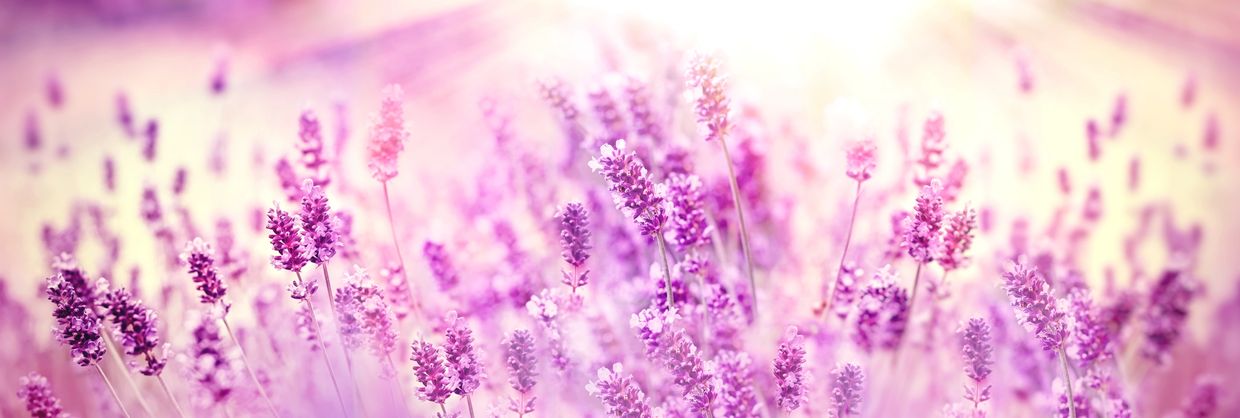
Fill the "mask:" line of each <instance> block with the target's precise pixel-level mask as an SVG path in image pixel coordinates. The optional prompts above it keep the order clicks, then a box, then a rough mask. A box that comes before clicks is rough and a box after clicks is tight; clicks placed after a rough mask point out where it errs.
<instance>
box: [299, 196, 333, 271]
mask: <svg viewBox="0 0 1240 418" xmlns="http://www.w3.org/2000/svg"><path fill="white" fill-rule="evenodd" d="M303 190H304V192H303V193H302V195H301V213H300V214H299V216H298V217H299V218H301V232H302V235H303V236H304V237H305V240H306V241H309V243H310V245H309V246H308V249H307V257H308V258H309V261H310V262H312V263H315V264H323V263H326V262H327V261H328V260H331V258H332V257H334V256H335V255H336V249H337V247H339V239H340V237H339V234H338V233H337V232H336V225H335V220H336V218H334V217H332V214H331V207H330V206H328V204H327V195H324V194H323V188H322V187H320V186H318V185H315V184H314V182H313V181H311V180H309V179H307V180H306V181H305V183H304V185H303Z"/></svg>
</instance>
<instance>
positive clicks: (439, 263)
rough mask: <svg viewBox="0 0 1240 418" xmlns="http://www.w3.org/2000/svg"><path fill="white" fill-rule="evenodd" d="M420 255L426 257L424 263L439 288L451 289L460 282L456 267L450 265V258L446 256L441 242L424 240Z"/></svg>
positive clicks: (446, 253)
mask: <svg viewBox="0 0 1240 418" xmlns="http://www.w3.org/2000/svg"><path fill="white" fill-rule="evenodd" d="M422 256H423V257H424V258H426V264H427V266H429V267H430V269H431V275H432V276H433V277H434V278H435V281H436V282H437V283H439V288H440V289H442V290H448V289H451V288H453V287H456V285H457V283H459V282H460V278H459V277H458V276H457V273H456V267H455V266H453V265H452V258H451V257H449V256H448V252H447V250H445V249H444V246H443V244H440V243H437V242H433V241H426V243H424V244H422Z"/></svg>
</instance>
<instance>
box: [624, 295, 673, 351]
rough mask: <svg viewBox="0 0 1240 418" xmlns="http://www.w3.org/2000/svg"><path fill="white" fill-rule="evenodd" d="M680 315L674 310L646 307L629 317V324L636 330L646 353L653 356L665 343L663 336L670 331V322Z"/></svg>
mask: <svg viewBox="0 0 1240 418" xmlns="http://www.w3.org/2000/svg"><path fill="white" fill-rule="evenodd" d="M679 318H680V317H679V315H677V314H676V311H675V310H666V311H665V310H661V309H659V308H658V307H654V306H651V307H648V308H646V309H642V310H641V311H640V312H638V313H635V314H633V316H632V317H630V318H629V326H630V327H632V328H633V329H634V330H635V331H637V338H638V339H640V340H641V341H642V343H643V345H645V346H646V355H647V356H650V357H651V358H653V357H654V356H655V355H657V354H658V353H659V352H661V351H662V350H663V347H664V346H665V345H666V341H664V340H665V338H664V337H665V336H667V335H670V333H671V332H672V324H674V323H675V322H676V320H678V319H679Z"/></svg>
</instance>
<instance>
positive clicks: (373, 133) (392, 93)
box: [366, 84, 409, 183]
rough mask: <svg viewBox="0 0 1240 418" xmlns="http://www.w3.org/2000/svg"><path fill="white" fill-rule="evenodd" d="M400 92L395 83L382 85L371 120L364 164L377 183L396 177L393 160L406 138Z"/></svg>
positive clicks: (402, 95)
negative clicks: (366, 158) (377, 106)
mask: <svg viewBox="0 0 1240 418" xmlns="http://www.w3.org/2000/svg"><path fill="white" fill-rule="evenodd" d="M404 95H405V92H404V90H401V88H400V86H398V85H395V84H390V85H388V86H387V87H384V88H383V103H381V104H380V106H379V114H378V115H377V116H375V117H374V118H373V120H372V122H371V123H372V125H371V127H370V143H369V144H367V147H366V149H367V152H368V153H369V157H368V160H367V165H368V166H369V167H370V175H371V176H372V177H374V178H375V180H378V181H379V182H381V183H384V182H387V181H388V180H391V179H392V178H393V177H396V173H397V167H396V164H397V161H396V160H397V158H398V157H399V156H400V152H401V151H403V150H404V149H405V141H406V140H408V139H409V132H408V131H407V130H405V115H404V112H405V99H404Z"/></svg>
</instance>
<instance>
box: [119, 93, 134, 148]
mask: <svg viewBox="0 0 1240 418" xmlns="http://www.w3.org/2000/svg"><path fill="white" fill-rule="evenodd" d="M116 121H117V122H119V123H120V125H121V130H122V131H124V132H125V136H127V137H129V138H133V136H134V135H136V134H137V129H136V128H134V125H133V108H132V107H131V106H130V105H129V96H127V95H125V93H124V92H118V93H116Z"/></svg>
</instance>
